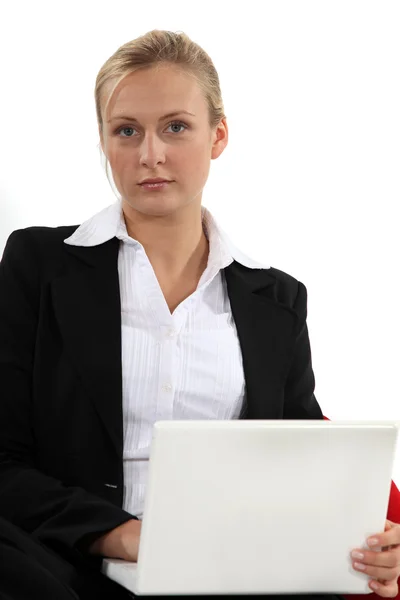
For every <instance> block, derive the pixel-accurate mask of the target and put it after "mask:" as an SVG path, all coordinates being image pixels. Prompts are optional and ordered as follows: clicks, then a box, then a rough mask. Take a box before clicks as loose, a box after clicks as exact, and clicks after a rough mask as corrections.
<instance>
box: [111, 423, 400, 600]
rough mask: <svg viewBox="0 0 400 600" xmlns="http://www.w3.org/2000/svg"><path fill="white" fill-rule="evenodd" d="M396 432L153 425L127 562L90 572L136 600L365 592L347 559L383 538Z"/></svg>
mask: <svg viewBox="0 0 400 600" xmlns="http://www.w3.org/2000/svg"><path fill="white" fill-rule="evenodd" d="M399 426H400V422H395V421H323V420H234V421H219V420H208V421H193V420H192V421H157V422H156V423H155V425H154V428H153V439H152V444H151V449H150V459H149V472H148V484H147V487H146V496H145V504H144V511H143V520H142V529H141V538H140V546H139V554H138V561H137V562H128V561H124V560H120V559H111V558H105V559H103V561H102V572H103V573H104V574H105V575H106V576H107V577H109V578H110V579H113V580H114V581H116V582H117V583H119V584H120V585H122V586H124V587H125V588H126V589H128V590H130V591H131V592H133V593H134V594H136V595H154V596H156V595H183V594H184V595H220V594H221V595H235V594H238V595H240V594H300V593H303V594H307V593H321V594H322V593H326V594H329V593H331V594H335V593H336V594H368V593H371V589H370V588H369V587H368V581H369V579H370V577H368V576H367V575H365V574H363V573H359V572H356V571H355V570H354V569H353V567H352V562H351V557H350V552H351V550H352V549H353V548H356V547H359V548H367V545H366V539H367V537H368V536H370V535H371V534H373V533H378V532H381V531H382V532H383V531H384V527H385V521H386V515H387V508H388V502H389V495H390V487H391V478H392V471H393V467H394V462H395V454H396V448H397V441H398V430H399ZM380 550H381V548H378V549H377V551H380Z"/></svg>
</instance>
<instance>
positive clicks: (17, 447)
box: [0, 230, 137, 560]
mask: <svg viewBox="0 0 400 600" xmlns="http://www.w3.org/2000/svg"><path fill="white" fill-rule="evenodd" d="M40 294H41V282H40V261H39V260H38V258H37V256H36V254H35V245H34V244H33V242H32V240H31V236H30V232H29V231H25V230H17V231H14V232H13V233H12V234H11V235H10V237H9V239H8V241H7V244H6V247H5V250H4V253H3V258H2V260H1V262H0V384H1V387H0V515H1V516H2V517H4V518H6V519H8V520H10V521H11V522H13V523H14V524H15V525H17V526H19V527H21V529H23V530H24V531H26V532H28V533H31V534H32V535H33V536H35V537H37V538H38V539H39V540H40V541H41V542H43V543H45V544H46V545H48V546H49V547H53V549H55V550H56V551H57V550H58V551H60V553H64V554H69V555H72V556H75V558H77V559H79V560H81V559H82V558H88V555H89V548H90V546H91V544H92V542H93V541H94V539H96V538H97V537H99V536H101V535H104V533H105V532H108V531H111V530H113V529H114V528H116V527H118V526H119V525H121V524H123V523H125V522H127V521H129V520H133V519H137V518H136V517H134V516H133V515H131V514H129V513H128V512H126V511H124V510H122V509H121V508H119V507H118V506H115V505H114V504H112V503H110V502H107V501H106V500H104V499H102V498H100V497H98V496H96V495H94V494H91V493H89V492H87V491H86V490H84V489H83V488H81V487H68V486H65V485H63V483H62V481H60V480H58V479H56V478H53V477H50V476H48V475H46V474H44V473H43V472H41V471H40V470H39V469H37V468H36V465H35V431H34V428H33V424H32V419H31V408H32V407H31V403H32V390H31V382H32V376H33V364H34V360H35V338H36V333H37V327H38V320H39V312H40Z"/></svg>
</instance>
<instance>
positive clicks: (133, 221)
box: [123, 203, 209, 281]
mask: <svg viewBox="0 0 400 600" xmlns="http://www.w3.org/2000/svg"><path fill="white" fill-rule="evenodd" d="M186 208H190V209H191V211H190V212H189V211H186V214H184V211H182V212H180V213H179V214H178V213H173V214H171V215H166V216H163V217H154V216H153V215H146V214H143V213H139V212H138V211H136V210H134V209H132V207H131V206H130V205H128V204H126V203H124V204H123V212H124V218H125V224H126V229H127V232H128V235H129V236H130V237H132V238H134V239H135V240H137V241H138V242H140V243H141V244H142V246H143V247H144V249H145V252H146V254H147V257H148V259H149V261H150V263H151V264H152V266H153V268H154V271H155V272H156V274H162V275H164V276H165V277H168V279H169V280H170V281H178V280H181V279H182V278H184V279H192V278H193V277H197V276H200V275H201V274H202V273H203V271H204V270H205V268H206V266H207V261H208V255H209V242H208V240H207V237H206V235H205V233H204V230H203V225H202V215H201V207H196V208H198V210H197V212H194V211H193V207H186Z"/></svg>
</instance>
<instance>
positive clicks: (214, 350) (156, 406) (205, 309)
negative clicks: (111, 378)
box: [64, 200, 270, 519]
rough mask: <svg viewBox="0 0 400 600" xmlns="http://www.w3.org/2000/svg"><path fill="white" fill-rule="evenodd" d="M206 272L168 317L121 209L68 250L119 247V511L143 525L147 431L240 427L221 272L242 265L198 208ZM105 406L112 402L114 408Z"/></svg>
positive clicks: (74, 238)
mask: <svg viewBox="0 0 400 600" xmlns="http://www.w3.org/2000/svg"><path fill="white" fill-rule="evenodd" d="M201 212H202V222H203V230H204V232H205V234H206V236H207V238H208V240H209V246H210V249H209V258H208V264H207V267H206V269H205V271H204V272H203V274H202V276H201V278H200V281H199V284H198V287H197V289H196V291H195V292H194V293H193V294H191V296H189V297H188V298H186V299H185V300H184V301H183V302H182V303H181V304H180V305H179V306H178V307H177V308H176V309H175V311H174V312H173V314H172V315H171V313H170V310H169V308H168V305H167V303H166V301H165V298H164V295H163V293H162V290H161V288H160V286H159V283H158V280H157V278H156V275H155V273H154V270H153V267H152V265H151V263H150V261H149V259H148V257H147V255H146V252H145V250H144V247H143V246H142V244H140V243H139V242H138V241H137V240H135V239H133V238H131V237H129V235H128V233H127V229H126V224H125V219H124V216H123V211H122V204H121V201H120V200H119V201H117V202H115V203H114V204H112V205H111V206H109V207H107V208H105V209H104V210H102V211H101V212H99V213H97V214H96V215H94V216H93V217H92V218H90V219H88V220H87V221H85V222H84V223H83V224H82V225H81V226H80V227H78V228H77V229H76V231H75V232H74V233H73V234H72V235H71V236H70V237H69V238H67V239H65V240H64V242H65V243H66V244H70V245H75V246H96V245H99V244H103V243H104V242H106V241H108V240H110V239H111V238H113V237H117V238H118V239H119V240H120V248H119V255H118V272H119V283H120V294H121V321H122V332H121V333H122V379H123V398H122V403H123V430H124V451H123V464H124V500H123V509H124V510H126V511H128V512H130V513H131V514H133V515H135V516H137V517H138V518H140V519H141V518H142V517H143V509H144V497H145V491H146V481H147V472H148V459H149V450H150V445H151V438H152V428H153V425H154V423H155V421H158V420H165V419H190V420H191V419H237V418H238V417H239V415H240V411H241V408H242V405H243V402H244V401H245V393H246V390H245V381H244V373H243V365H242V354H241V349H240V345H239V340H238V336H237V331H236V327H235V322H234V320H233V317H232V312H231V307H230V301H229V296H228V294H227V288H226V281H225V277H224V272H223V269H224V268H225V267H227V266H228V265H229V264H231V263H232V262H233V260H234V259H235V260H236V261H238V262H240V263H241V264H243V265H245V266H247V267H250V268H258V269H260V268H261V269H268V268H270V267H269V266H266V265H262V264H260V263H257V262H256V261H253V260H252V259H250V258H248V257H246V256H245V255H244V254H242V253H241V252H240V250H238V249H237V248H235V246H234V245H233V244H232V242H231V241H230V240H229V238H228V236H227V235H226V234H225V233H224V232H223V230H222V229H221V228H220V227H219V226H218V224H217V223H216V220H215V218H214V217H213V216H212V215H211V213H210V211H209V210H208V209H207V208H205V207H204V206H202V207H201ZM116 400H117V399H116V398H110V402H113V401H116Z"/></svg>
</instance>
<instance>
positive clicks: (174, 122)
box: [115, 121, 188, 138]
mask: <svg viewBox="0 0 400 600" xmlns="http://www.w3.org/2000/svg"><path fill="white" fill-rule="evenodd" d="M172 126H178V127H184V128H185V129H188V126H187V125H186V124H185V123H183V122H182V121H171V123H170V124H169V125H168V127H172ZM126 129H132V130H133V131H136V130H135V128H134V127H132V126H130V125H129V126H126V125H125V126H122V127H120V128H119V129H117V130H116V132H115V133H117V134H119V133H120V132H121V131H124V130H126ZM177 133H181V132H180V131H178V132H177ZM121 137H125V138H126V137H128V138H129V137H133V136H132V135H128V136H125V135H123V136H121Z"/></svg>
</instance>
